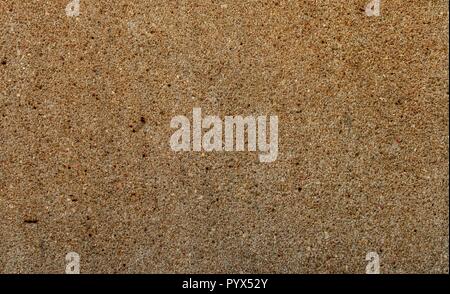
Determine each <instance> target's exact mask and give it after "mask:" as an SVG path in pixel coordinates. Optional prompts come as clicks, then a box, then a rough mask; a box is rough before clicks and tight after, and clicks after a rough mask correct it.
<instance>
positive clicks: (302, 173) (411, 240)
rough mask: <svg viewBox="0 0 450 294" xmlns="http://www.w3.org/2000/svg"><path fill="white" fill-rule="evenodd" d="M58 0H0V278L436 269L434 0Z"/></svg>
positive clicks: (444, 258)
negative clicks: (74, 271)
mask: <svg viewBox="0 0 450 294" xmlns="http://www.w3.org/2000/svg"><path fill="white" fill-rule="evenodd" d="M68 2H69V0H58V1H37V0H35V1H13V0H1V1H0V24H1V25H0V59H1V63H0V102H1V103H0V122H1V124H0V272H2V273H44V272H45V273H47V272H49V273H63V272H64V269H65V260H64V257H65V255H66V253H67V252H70V251H75V252H78V253H79V254H80V256H81V271H82V272H83V273H225V272H226V273H240V272H243V273H344V272H345V273H364V272H365V267H366V264H367V262H366V261H365V256H366V253H367V252H369V251H376V252H377V253H378V254H379V255H380V258H381V272H382V273H448V270H449V269H448V236H449V235H448V208H449V206H448V205H449V204H448V192H449V191H448V177H449V173H448V147H449V136H448V98H449V96H448V1H443V0H436V1H426V0H423V1H422V0H420V1H419V0H418V1H403V0H402V1H401V0H393V1H383V0H382V8H381V16H380V17H368V16H366V15H365V13H364V7H365V5H366V4H367V2H369V1H368V0H351V1H331V0H329V1H326V0H324V1H312V0H310V1H306V0H305V1H282V0H280V1H250V0H248V1H212V0H206V1H187V0H184V1H183V0H180V1H167V0H159V1H144V0H141V1H133V3H132V2H131V1H125V0H122V1H98V0H95V1H94V0H89V1H88V0H81V10H80V12H81V14H80V15H79V16H78V17H68V16H66V13H65V10H64V9H65V7H66V5H67V4H68ZM193 107H202V110H203V112H204V113H205V114H213V115H220V116H223V115H230V114H231V115H234V114H239V115H247V114H264V115H265V114H267V115H269V114H272V115H278V116H279V119H280V123H279V128H280V146H279V149H280V152H279V156H278V160H277V161H275V162H274V163H270V164H267V163H260V162H259V161H258V159H257V154H256V153H251V152H215V153H214V152H211V153H202V152H185V153H175V152H173V151H172V150H171V149H170V147H169V143H168V142H169V138H170V136H171V134H172V133H173V129H171V128H170V125H169V122H170V119H171V118H172V117H173V116H175V115H187V116H189V115H190V113H191V112H192V108H193Z"/></svg>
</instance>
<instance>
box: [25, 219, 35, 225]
mask: <svg viewBox="0 0 450 294" xmlns="http://www.w3.org/2000/svg"><path fill="white" fill-rule="evenodd" d="M37 222H38V220H37V219H26V220H24V223H26V224H37Z"/></svg>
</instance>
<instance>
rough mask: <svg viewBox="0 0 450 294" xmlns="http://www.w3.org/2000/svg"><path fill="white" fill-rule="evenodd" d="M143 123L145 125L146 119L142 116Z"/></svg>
mask: <svg viewBox="0 0 450 294" xmlns="http://www.w3.org/2000/svg"><path fill="white" fill-rule="evenodd" d="M141 123H143V124H145V117H143V116H141Z"/></svg>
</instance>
